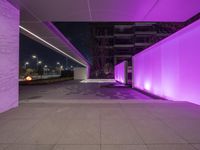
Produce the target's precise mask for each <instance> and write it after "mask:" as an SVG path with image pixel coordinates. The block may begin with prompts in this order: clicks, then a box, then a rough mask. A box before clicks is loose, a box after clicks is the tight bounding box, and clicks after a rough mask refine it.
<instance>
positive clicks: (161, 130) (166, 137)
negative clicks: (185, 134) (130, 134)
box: [132, 120, 186, 144]
mask: <svg viewBox="0 0 200 150" xmlns="http://www.w3.org/2000/svg"><path fill="white" fill-rule="evenodd" d="M132 123H133V124H134V126H135V127H136V129H137V131H138V132H139V134H140V136H141V137H142V139H143V140H144V142H145V143H146V144H158V143H165V144H169V143H186V141H185V140H184V139H182V138H181V137H180V136H178V135H177V134H175V133H174V131H173V130H172V129H171V128H169V127H168V126H167V125H165V124H164V123H162V122H161V121H158V120H142V121H141V120H138V121H135V120H132Z"/></svg>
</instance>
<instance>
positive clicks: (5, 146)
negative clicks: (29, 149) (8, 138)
mask: <svg viewBox="0 0 200 150" xmlns="http://www.w3.org/2000/svg"><path fill="white" fill-rule="evenodd" d="M7 147H8V145H6V144H0V150H5V148H7Z"/></svg>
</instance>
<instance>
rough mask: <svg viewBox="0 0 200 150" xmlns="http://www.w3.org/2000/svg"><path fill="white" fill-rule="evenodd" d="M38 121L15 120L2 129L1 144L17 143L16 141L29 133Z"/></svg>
mask: <svg viewBox="0 0 200 150" xmlns="http://www.w3.org/2000/svg"><path fill="white" fill-rule="evenodd" d="M37 122H38V120H30V119H25V120H24V119H14V120H9V121H8V122H7V123H5V124H4V125H3V126H1V127H0V143H15V141H16V140H17V139H18V138H20V137H21V136H22V135H24V134H25V133H26V132H27V131H29V130H30V129H31V128H32V127H33V126H34V125H35V124H36V123H37Z"/></svg>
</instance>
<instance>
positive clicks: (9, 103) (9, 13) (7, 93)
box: [0, 0, 19, 112]
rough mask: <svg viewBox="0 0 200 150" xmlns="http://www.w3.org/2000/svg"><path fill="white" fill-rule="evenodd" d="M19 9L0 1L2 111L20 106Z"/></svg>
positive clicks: (0, 92) (0, 110)
mask: <svg viewBox="0 0 200 150" xmlns="http://www.w3.org/2000/svg"><path fill="white" fill-rule="evenodd" d="M18 70H19V10H17V9H16V8H15V7H14V6H12V5H11V4H10V3H9V2H7V1H6V0H1V1H0V112H4V111H6V110H9V109H10V108H13V107H16V106H18V93H19V90H18V74H19V72H18Z"/></svg>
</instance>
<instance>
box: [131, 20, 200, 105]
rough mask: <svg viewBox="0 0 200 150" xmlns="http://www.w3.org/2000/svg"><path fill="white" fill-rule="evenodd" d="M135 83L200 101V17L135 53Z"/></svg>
mask: <svg viewBox="0 0 200 150" xmlns="http://www.w3.org/2000/svg"><path fill="white" fill-rule="evenodd" d="M133 65H134V81H133V86H134V87H136V88H139V89H142V90H145V91H148V92H150V93H153V94H155V95H158V96H161V97H164V98H167V99H170V100H175V101H189V102H193V103H196V104H200V20H198V21H196V22H194V23H193V24H191V25H189V26H187V27H185V28H184V29H182V30H180V31H179V32H177V33H175V34H173V35H172V36H170V37H168V38H166V39H164V40H162V41H161V42H159V43H157V44H155V45H153V46H152V47H150V48H148V49H146V50H144V51H143V52H141V53H139V54H137V55H135V56H133Z"/></svg>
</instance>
